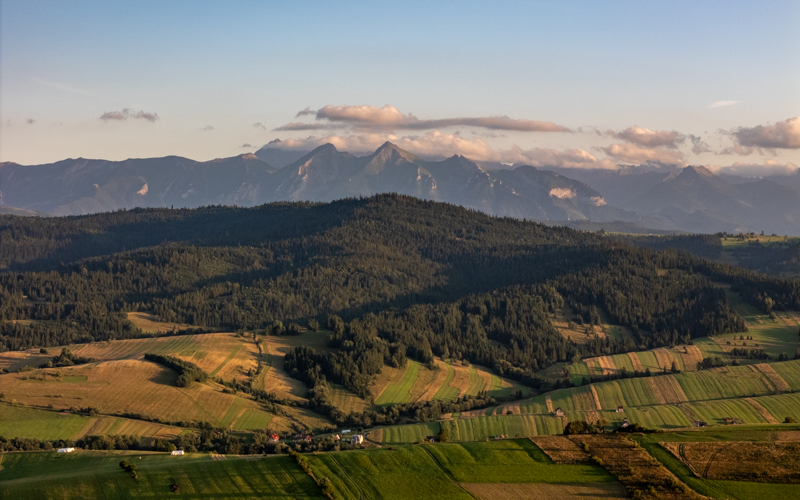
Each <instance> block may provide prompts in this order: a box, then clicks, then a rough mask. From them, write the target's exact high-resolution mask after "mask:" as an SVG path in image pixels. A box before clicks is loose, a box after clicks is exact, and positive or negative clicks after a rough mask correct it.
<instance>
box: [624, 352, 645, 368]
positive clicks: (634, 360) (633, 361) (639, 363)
mask: <svg viewBox="0 0 800 500" xmlns="http://www.w3.org/2000/svg"><path fill="white" fill-rule="evenodd" d="M628 357H629V358H630V359H631V364H632V365H633V369H634V370H635V371H637V372H643V371H644V368H642V360H640V359H639V356H637V355H636V353H635V352H629V353H628Z"/></svg>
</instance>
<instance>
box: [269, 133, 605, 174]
mask: <svg viewBox="0 0 800 500" xmlns="http://www.w3.org/2000/svg"><path fill="white" fill-rule="evenodd" d="M386 141H389V142H392V143H394V144H396V145H397V146H398V147H400V148H402V149H405V150H407V151H409V152H411V153H414V154H417V155H420V156H423V157H449V156H453V155H462V156H466V157H467V158H470V159H472V160H475V161H491V162H500V163H507V164H513V163H523V164H526V165H531V166H533V167H563V168H605V169H614V168H616V165H615V164H614V162H612V161H610V160H608V159H599V158H597V157H596V156H594V155H593V154H591V153H589V152H587V151H584V150H582V149H563V150H557V149H549V148H533V149H528V150H523V149H522V148H520V147H519V146H513V147H512V148H510V149H507V150H496V149H494V148H492V147H491V146H489V145H488V144H487V143H486V142H484V141H483V140H482V139H480V138H478V137H473V138H464V137H462V136H460V135H457V134H443V133H441V132H438V131H431V132H427V133H425V134H423V135H407V136H398V135H395V134H379V133H365V134H352V135H346V136H341V135H326V136H310V137H307V138H305V139H285V140H283V141H281V142H280V143H276V147H280V148H282V149H293V150H297V151H308V150H311V149H314V148H316V147H318V146H321V145H323V144H326V143H330V144H333V145H334V146H336V148H337V149H339V150H342V151H349V152H355V153H366V152H372V151H374V150H375V149H377V148H378V147H380V146H381V144H383V143H384V142H386Z"/></svg>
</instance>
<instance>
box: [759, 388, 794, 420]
mask: <svg viewBox="0 0 800 500" xmlns="http://www.w3.org/2000/svg"><path fill="white" fill-rule="evenodd" d="M757 401H758V403H759V404H760V405H761V406H763V407H764V408H766V410H767V411H768V412H769V413H770V415H772V416H773V417H774V418H775V419H776V420H777V421H778V422H783V420H784V419H785V418H786V417H794V418H795V419H796V420H798V421H800V394H781V395H780V396H766V397H763V398H758V399H757Z"/></svg>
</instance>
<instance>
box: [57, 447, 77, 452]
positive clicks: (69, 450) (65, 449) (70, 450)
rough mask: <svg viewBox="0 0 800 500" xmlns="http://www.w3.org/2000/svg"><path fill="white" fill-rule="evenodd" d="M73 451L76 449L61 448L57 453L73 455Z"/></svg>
mask: <svg viewBox="0 0 800 500" xmlns="http://www.w3.org/2000/svg"><path fill="white" fill-rule="evenodd" d="M73 451H75V448H59V449H58V450H56V453H72V452H73Z"/></svg>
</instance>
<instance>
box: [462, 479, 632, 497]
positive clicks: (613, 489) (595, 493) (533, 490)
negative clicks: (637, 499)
mask: <svg viewBox="0 0 800 500" xmlns="http://www.w3.org/2000/svg"><path fill="white" fill-rule="evenodd" d="M461 486H463V487H464V488H465V489H466V490H467V491H469V492H470V493H471V494H472V495H474V496H475V498H477V499H478V500H539V499H542V498H558V499H560V500H614V499H622V498H627V495H625V488H624V487H623V486H622V485H621V484H619V483H594V484H542V483H538V484H537V483H533V484H524V483H461Z"/></svg>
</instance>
